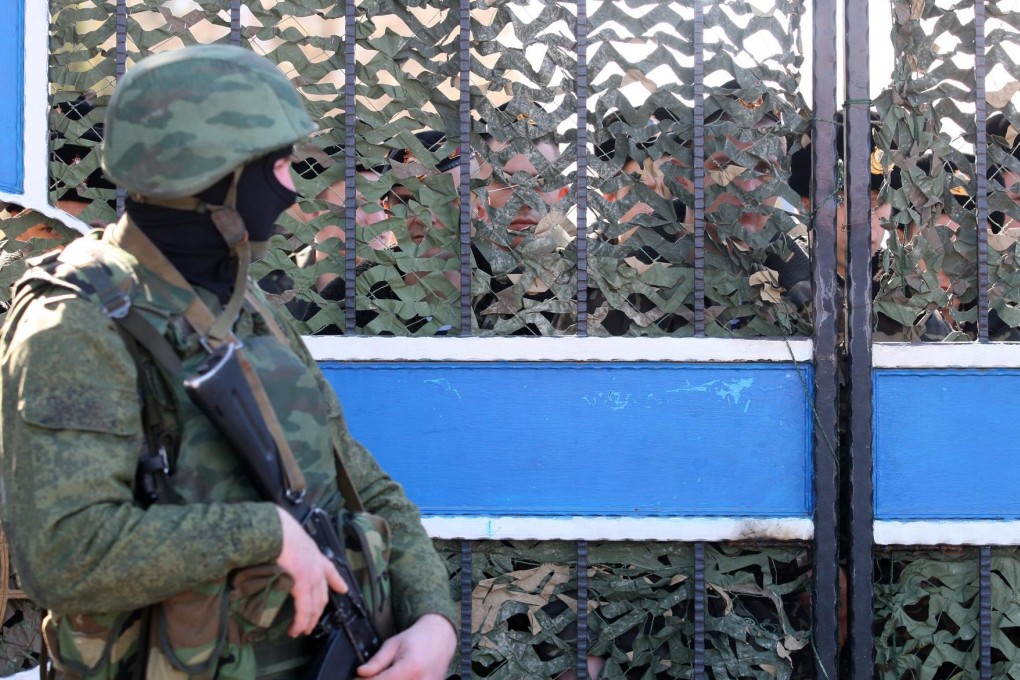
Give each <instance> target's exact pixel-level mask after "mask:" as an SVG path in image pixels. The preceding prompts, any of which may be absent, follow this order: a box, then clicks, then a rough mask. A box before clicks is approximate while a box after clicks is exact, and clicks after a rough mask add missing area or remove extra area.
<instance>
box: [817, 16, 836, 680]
mask: <svg viewBox="0 0 1020 680" xmlns="http://www.w3.org/2000/svg"><path fill="white" fill-rule="evenodd" d="M813 17H814V18H813V26H812V28H811V30H812V35H813V36H814V53H813V55H812V60H813V64H812V74H813V75H812V77H813V82H812V93H813V97H814V102H813V104H812V110H813V111H814V121H813V130H812V142H811V164H812V165H811V170H812V172H811V177H812V178H813V182H812V187H811V208H812V215H813V216H814V219H813V225H812V230H813V232H814V239H815V241H814V245H815V252H814V258H813V261H812V267H813V269H812V273H811V278H812V281H814V301H813V307H814V314H815V317H814V337H813V340H814V342H813V346H814V411H815V415H816V418H815V423H814V437H813V451H814V497H815V500H814V503H815V506H814V546H813V548H814V549H813V555H814V576H813V580H812V597H811V601H812V603H813V606H812V610H811V616H812V629H813V631H814V634H813V637H814V642H815V677H816V678H819V679H822V678H825V679H826V680H835V679H836V678H837V677H839V673H838V669H837V666H838V657H839V640H838V638H839V562H838V552H839V540H838V534H839V514H838V512H839V509H838V490H839V481H838V480H839V478H838V474H839V460H838V449H837V438H838V436H839V435H838V431H837V430H838V427H837V419H838V417H839V409H838V394H839V385H838V382H837V375H838V373H837V358H836V346H837V330H838V322H839V310H837V309H836V299H837V296H838V291H837V286H838V281H837V279H836V274H835V272H836V243H837V241H836V198H837V187H836V125H835V119H836V73H837V72H836V0H815V3H814V14H813Z"/></svg>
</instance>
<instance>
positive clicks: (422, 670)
mask: <svg viewBox="0 0 1020 680" xmlns="http://www.w3.org/2000/svg"><path fill="white" fill-rule="evenodd" d="M456 648H457V632H456V631H455V630H454V629H453V626H452V625H451V624H450V622H449V621H447V620H446V619H444V618H443V617H442V616H440V615H439V614H425V615H424V616H422V617H421V618H420V619H418V620H417V621H415V622H414V625H413V626H411V627H410V628H408V629H407V630H405V631H404V632H403V633H400V634H399V635H395V636H393V637H391V638H390V639H389V640H387V641H386V642H384V643H383V646H382V647H381V648H380V649H379V651H378V652H376V653H375V656H373V657H372V658H371V659H369V660H368V662H367V663H365V664H363V665H361V666H359V667H358V677H359V678H375V680H443V678H445V677H446V669H447V667H448V666H449V665H450V659H452V658H453V653H454V651H456Z"/></svg>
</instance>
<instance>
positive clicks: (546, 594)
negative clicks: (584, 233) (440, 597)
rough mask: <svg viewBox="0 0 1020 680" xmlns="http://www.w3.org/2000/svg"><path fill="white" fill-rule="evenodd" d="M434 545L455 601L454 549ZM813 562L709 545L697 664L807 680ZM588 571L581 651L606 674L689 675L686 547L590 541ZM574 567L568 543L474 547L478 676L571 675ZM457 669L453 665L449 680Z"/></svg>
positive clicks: (721, 674) (735, 673)
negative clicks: (701, 657) (701, 653)
mask: <svg viewBox="0 0 1020 680" xmlns="http://www.w3.org/2000/svg"><path fill="white" fill-rule="evenodd" d="M438 547H439V549H440V552H441V553H443V554H444V555H446V557H447V560H448V564H450V566H451V572H452V573H453V574H454V576H453V577H452V580H451V591H452V592H453V594H454V597H455V598H457V599H459V597H460V592H461V591H460V574H459V568H460V551H461V543H460V542H456V541H440V542H438ZM809 560H810V557H809V551H807V550H806V549H804V548H802V547H796V546H783V547H775V546H758V547H753V548H752V547H750V546H744V547H737V546H728V547H724V546H708V547H707V549H706V558H705V561H706V565H705V580H706V584H707V590H708V597H707V609H706V645H705V647H706V652H705V665H706V668H707V669H709V671H710V672H711V674H712V677H715V678H738V677H739V678H809V677H812V672H813V664H812V657H811V648H810V620H809V607H808V594H807V591H808V584H809V573H808V566H809V564H808V563H809ZM588 562H589V568H588V626H589V647H588V651H589V654H590V655H591V656H592V657H597V658H598V659H599V660H600V661H601V662H602V663H603V664H604V665H603V669H604V670H603V673H604V674H605V677H607V678H686V677H691V672H692V666H693V660H694V656H693V654H694V652H693V649H694V607H693V593H694V591H693V584H694V550H693V546H692V545H691V544H677V543H592V544H589V546H588ZM576 565H577V552H576V545H575V544H574V543H567V542H546V543H528V542H483V543H475V544H473V549H472V571H473V573H472V583H473V586H474V590H473V596H472V603H471V610H472V631H473V641H474V652H473V657H472V673H473V676H474V677H478V678H493V679H498V678H504V679H507V680H511V679H517V678H529V679H530V678H536V679H537V678H567V677H573V675H572V673H573V668H574V667H575V664H576V637H577V615H576V612H577V598H578V592H577V575H576ZM593 662H594V660H593ZM459 669H460V662H459V661H456V660H455V663H454V665H453V666H452V667H451V676H450V677H451V678H452V677H459V675H457V671H459Z"/></svg>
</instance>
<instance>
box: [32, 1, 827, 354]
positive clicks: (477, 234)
mask: <svg viewBox="0 0 1020 680" xmlns="http://www.w3.org/2000/svg"><path fill="white" fill-rule="evenodd" d="M232 4H233V3H231V2H229V0H220V1H219V2H195V1H194V0H177V1H175V2H169V1H167V0H129V2H127V5H126V12H127V22H126V28H127V31H126V36H124V38H125V40H126V56H127V67H128V68H130V66H131V65H132V64H134V63H135V62H136V61H137V60H138V59H140V58H142V57H144V56H145V55H147V54H150V53H154V52H159V51H163V50H167V49H173V48H176V47H180V46H182V45H188V44H194V43H208V42H216V41H230V40H232V39H235V38H236V39H237V40H238V41H239V42H240V43H241V44H242V45H244V46H246V47H249V48H251V49H252V50H254V51H256V52H258V53H259V54H263V55H265V56H267V57H268V58H269V59H271V60H273V61H274V62H276V63H277V64H279V65H280V68H281V69H282V70H283V71H284V72H285V73H286V74H288V75H289V76H290V77H291V79H292V81H293V82H294V84H295V85H296V86H297V87H298V88H299V90H300V91H301V92H302V94H304V95H305V99H306V101H307V103H308V107H309V110H310V112H311V113H312V115H313V117H315V118H316V119H318V120H320V121H321V123H322V130H321V132H320V133H318V134H316V135H313V136H312V138H311V139H310V140H308V142H307V143H306V144H304V145H302V146H300V147H299V148H298V149H297V153H296V156H297V162H296V163H295V172H296V174H297V175H298V179H297V185H298V189H299V191H300V193H301V199H300V201H299V204H298V206H297V207H296V208H295V209H292V210H291V211H289V212H288V213H287V214H286V215H284V216H283V217H282V218H281V220H280V223H279V238H277V239H275V240H274V241H273V244H272V247H271V249H270V253H269V255H268V256H267V257H266V258H265V259H264V260H263V261H261V262H260V263H258V265H257V266H256V267H255V273H256V275H257V276H258V277H259V278H260V280H261V281H262V283H263V285H264V286H265V287H266V289H267V290H268V291H269V292H270V293H271V295H272V296H273V299H274V300H275V301H277V302H278V303H280V304H285V305H287V306H288V308H289V309H290V311H291V313H292V314H293V315H294V316H295V317H296V318H297V319H298V320H299V322H301V323H302V324H303V326H302V328H303V330H304V331H306V332H309V333H340V332H343V331H344V327H345V309H346V306H347V305H348V304H349V303H350V302H351V301H352V300H351V299H352V298H354V297H356V311H355V324H356V329H357V332H358V333H360V334H366V335H422V336H429V335H437V334H465V333H468V334H473V335H516V334H525V335H570V334H574V333H576V332H577V317H578V314H577V305H578V295H579V291H578V280H579V278H578V266H579V265H578V259H579V256H578V247H577V246H578V244H577V223H578V215H577V211H578V202H579V200H580V196H579V195H578V191H577V188H578V182H577V167H578V165H577V128H578V125H587V127H588V135H589V138H590V142H589V145H588V149H587V152H588V156H587V158H588V167H587V180H588V182H587V183H588V186H589V188H590V191H587V192H586V197H587V199H586V201H587V203H586V207H585V211H586V213H585V223H586V225H587V227H586V231H587V239H586V246H587V248H586V249H585V250H586V257H585V258H584V260H583V262H584V265H585V267H586V270H587V281H588V287H587V289H586V290H585V291H584V294H585V297H587V312H588V324H587V327H588V330H587V332H589V333H590V334H592V335H691V334H693V333H694V330H695V329H694V325H693V317H694V297H693V296H694V292H693V291H694V273H695V263H696V260H697V259H698V258H697V254H696V253H695V252H694V249H693V243H694V241H693V220H694V214H693V209H689V207H688V206H692V205H693V193H692V192H693V190H694V188H693V167H692V166H693V150H692V139H693V122H694V118H693V108H692V106H693V87H692V84H691V83H692V82H693V64H692V60H693V35H694V16H693V13H692V11H691V10H690V9H689V8H687V7H686V5H685V3H679V2H677V3H666V4H663V3H652V4H650V5H647V7H642V6H637V5H635V6H627V7H626V8H625V7H624V6H623V5H620V4H613V3H598V4H596V5H594V6H593V7H592V8H588V7H587V6H585V7H584V9H585V11H586V12H587V11H589V9H591V13H592V14H591V17H589V19H588V40H589V48H588V50H587V54H586V58H587V59H588V61H589V62H590V63H589V68H588V69H587V71H586V72H584V73H586V76H587V80H586V81H583V82H582V81H579V79H578V75H577V74H578V63H577V42H576V36H575V33H576V27H577V16H578V10H579V7H578V6H577V5H575V4H572V3H560V2H552V1H550V0H541V1H539V0H535V1H534V2H517V1H514V2H510V1H503V2H494V3H487V4H485V5H477V6H475V7H473V8H472V9H471V13H470V36H469V40H468V41H467V42H465V44H466V45H467V46H468V49H469V56H470V60H469V63H470V71H471V79H470V87H469V92H470V94H469V97H470V120H469V122H468V128H469V134H470V138H469V139H463V138H462V137H463V133H462V130H461V123H460V119H459V108H458V107H459V99H460V96H461V95H460V91H461V82H460V80H461V74H460V52H459V50H460V43H461V38H462V36H461V34H460V16H459V15H458V13H457V12H455V11H451V10H450V9H449V8H448V7H447V6H446V5H437V4H434V3H433V4H427V3H425V2H411V3H407V2H395V1H394V0H364V1H363V2H361V3H359V4H358V5H357V18H356V30H355V34H356V45H355V49H354V59H355V61H356V74H357V75H356V82H355V92H354V94H355V95H356V100H355V101H356V104H355V111H354V113H353V116H351V118H352V119H353V120H355V121H356V124H355V127H354V130H353V133H354V141H355V144H354V148H353V149H346V148H345V147H346V146H347V144H348V136H347V133H346V130H345V123H346V122H347V120H348V118H349V117H348V115H347V113H348V112H347V111H346V109H345V104H346V98H345V91H344V88H345V64H344V59H345V49H346V48H345V44H344V43H345V39H346V30H347V27H346V21H345V17H344V15H343V12H344V5H343V3H336V2H332V1H327V0H307V1H303V2H300V3H297V2H286V1H283V0H266V1H263V2H258V3H241V6H240V11H239V12H238V13H237V14H236V16H235V15H233V14H232V11H233V10H232V9H231V6H232ZM802 10H803V6H802V4H801V3H799V2H797V1H795V0H783V1H781V2H776V3H773V4H772V5H771V6H770V7H768V8H763V7H758V6H752V5H751V4H750V3H749V2H745V1H743V0H741V1H733V2H727V3H718V4H715V5H712V6H708V7H706V8H705V12H706V14H705V26H706V31H705V45H706V50H705V55H704V58H705V67H706V68H705V72H706V74H707V76H706V78H707V79H706V95H705V96H706V99H705V115H706V128H705V130H706V137H707V138H706V149H705V153H706V157H707V159H708V160H707V163H706V170H707V172H708V178H707V180H706V185H707V186H706V206H707V209H706V213H705V219H706V223H707V232H706V240H707V245H706V249H705V252H704V253H703V260H704V274H705V280H706V293H705V296H706V299H705V308H706V320H707V326H708V328H707V329H706V332H707V333H709V334H711V335H741V336H788V335H806V334H809V333H810V314H809V312H810V310H809V308H808V303H809V298H810V283H809V281H808V280H807V278H806V275H807V273H808V266H809V260H808V259H807V255H806V253H807V248H808V238H807V231H806V226H805V225H806V224H807V223H808V218H807V215H806V214H805V211H803V210H802V208H801V207H800V201H799V196H798V195H797V193H796V192H795V191H794V190H793V189H791V187H790V182H789V180H790V173H791V162H790V159H791V155H792V154H793V153H794V152H795V151H796V150H797V149H798V148H799V147H800V145H801V136H802V133H803V132H805V130H806V129H807V120H806V118H805V117H804V113H803V112H804V111H806V106H805V104H804V102H803V100H802V97H801V95H800V93H799V91H798V87H797V79H798V78H799V76H800V73H799V68H800V64H801V63H802V61H803V54H802V53H801V50H800V40H799V35H800V30H801V29H800V21H801V12H802ZM115 11H116V3H114V2H112V1H110V2H101V1H100V0H91V1H83V2H70V3H61V4H59V5H57V6H55V7H54V9H53V12H52V26H51V35H52V40H51V43H52V45H53V51H52V54H51V92H52V104H53V106H52V110H51V115H50V129H51V131H52V145H51V152H52V153H51V177H52V182H51V191H50V194H51V200H52V201H53V202H54V203H57V204H59V205H60V206H61V207H63V208H64V209H66V210H68V212H70V213H72V214H74V215H77V216H79V217H80V219H81V220H82V221H84V222H86V223H88V224H93V223H94V224H102V223H105V222H107V221H110V220H111V219H113V218H114V217H115V213H116V205H117V199H116V190H115V189H114V188H113V187H112V186H111V185H110V184H109V183H108V182H106V181H105V179H104V178H103V176H102V173H101V171H99V169H98V163H99V159H98V152H97V145H98V143H99V142H100V140H101V139H102V132H103V131H102V116H103V112H104V110H105V106H106V102H107V101H108V99H109V95H110V92H111V91H112V87H113V85H114V83H115V78H116V76H115V73H116V54H117V40H118V36H117V34H116V20H115ZM235 20H236V22H237V24H238V26H239V32H238V33H237V34H236V35H234V34H232V32H231V25H232V22H234V21H235ZM752 38H753V40H754V42H755V45H756V47H755V48H754V49H753V50H751V49H749V48H747V47H745V46H746V45H747V44H749V41H750V40H751V39H752ZM582 86H583V87H585V88H586V89H585V95H586V96H587V102H588V112H587V116H586V118H587V120H586V121H579V120H578V117H577V103H578V101H579V99H578V97H579V89H580V88H581V87H582ZM422 131H433V132H434V133H436V135H437V138H438V141H436V139H437V138H433V139H432V140H431V141H428V140H427V141H426V142H425V143H423V139H422V137H421V135H420V133H421V132H422ZM416 133H418V134H417V136H416ZM469 149H470V152H469V151H468V150H469ZM348 153H351V154H354V156H355V161H354V162H355V164H356V167H357V169H358V174H357V181H356V191H354V192H351V191H350V190H349V188H348V187H347V186H346V184H347V183H346V182H345V180H344V175H345V170H346V164H347V154H348ZM458 161H459V162H458ZM465 171H467V172H470V173H471V181H470V186H471V199H470V202H471V206H470V209H466V210H463V211H462V210H461V205H460V204H461V200H460V174H461V172H465ZM348 193H353V196H354V200H355V202H356V204H357V206H356V210H354V211H352V212H354V213H355V219H354V225H348V224H347V209H346V203H347V200H348V196H347V194H348ZM741 203H743V204H744V206H745V207H744V208H740V207H738V206H739V204H741ZM741 222H743V223H744V225H741ZM466 230H470V232H471V235H470V237H468V236H466ZM462 231H463V232H464V235H462ZM351 235H353V238H354V239H355V242H356V253H355V257H354V258H352V260H351V261H350V262H348V261H347V257H346V251H345V246H344V244H345V242H346V241H347V240H348V238H349V237H350V236H351ZM462 238H469V239H470V252H467V251H464V252H462V250H461V240H462ZM349 270H353V271H349ZM352 276H353V277H354V279H353V280H354V282H355V286H354V288H355V292H356V296H352V295H349V294H348V293H349V291H348V290H347V288H348V287H349V284H350V282H351V277H352ZM464 276H467V277H468V278H467V279H462V277H464ZM462 280H464V281H468V283H466V284H465V285H467V286H468V287H467V288H465V289H464V290H462ZM465 305H466V306H467V307H469V309H462V308H463V307H464V306H465ZM467 319H470V323H471V328H467V329H465V328H461V325H462V324H463V323H464V320H467Z"/></svg>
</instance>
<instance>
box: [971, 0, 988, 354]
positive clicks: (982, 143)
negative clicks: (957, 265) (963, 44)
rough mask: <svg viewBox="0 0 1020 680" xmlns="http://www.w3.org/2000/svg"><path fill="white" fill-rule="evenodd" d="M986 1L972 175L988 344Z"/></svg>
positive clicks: (978, 25) (979, 36)
mask: <svg viewBox="0 0 1020 680" xmlns="http://www.w3.org/2000/svg"><path fill="white" fill-rule="evenodd" d="M985 68H986V67H985V0H974V104H975V112H974V116H975V118H976V119H977V134H976V135H975V137H974V173H975V174H976V175H977V188H976V190H977V265H978V267H977V293H978V319H977V324H978V341H979V342H988V311H989V310H988V288H989V285H990V284H989V280H988V278H989V275H988V174H987V170H988V141H987V140H988V134H987V128H986V121H987V120H988V112H987V107H986V106H985Z"/></svg>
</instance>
